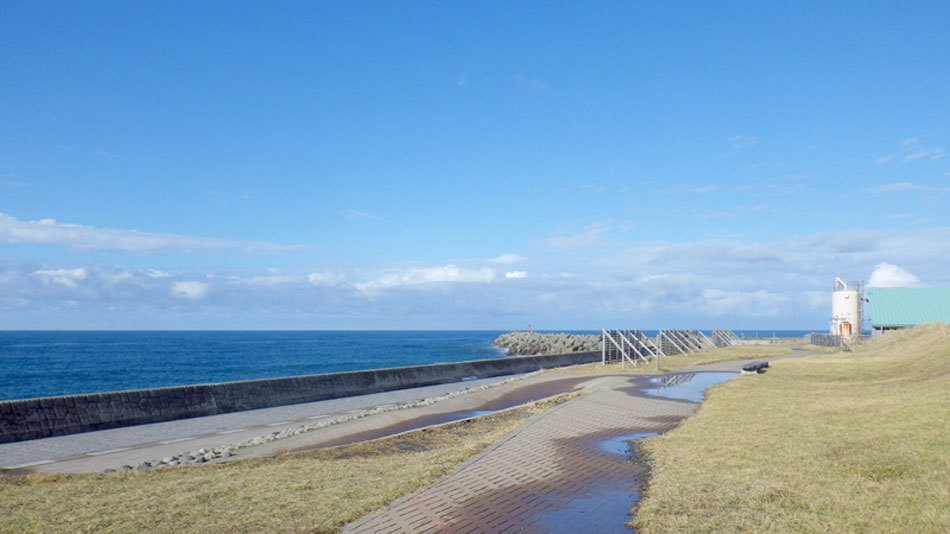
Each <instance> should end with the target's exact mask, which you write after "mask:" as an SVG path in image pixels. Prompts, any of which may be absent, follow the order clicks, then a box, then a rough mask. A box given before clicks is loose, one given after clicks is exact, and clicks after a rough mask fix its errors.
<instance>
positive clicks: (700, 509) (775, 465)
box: [636, 324, 950, 533]
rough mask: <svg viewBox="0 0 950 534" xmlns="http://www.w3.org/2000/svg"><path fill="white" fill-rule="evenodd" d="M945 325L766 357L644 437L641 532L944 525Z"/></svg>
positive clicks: (947, 467) (948, 479)
mask: <svg viewBox="0 0 950 534" xmlns="http://www.w3.org/2000/svg"><path fill="white" fill-rule="evenodd" d="M948 421H950V326H947V325H945V324H937V325H925V326H921V327H917V328H914V329H912V330H908V331H903V332H899V333H895V334H893V335H891V336H889V337H887V338H884V339H880V340H874V341H870V342H867V343H865V344H863V345H860V346H858V347H856V348H855V350H854V352H850V353H835V354H825V355H821V356H815V357H811V358H805V359H794V360H783V361H778V362H775V363H773V365H772V368H771V369H770V370H769V371H768V372H767V373H766V374H763V375H757V376H749V377H742V378H741V379H737V380H731V381H729V382H726V383H725V384H723V385H721V386H719V387H717V388H715V389H713V390H711V391H709V392H707V400H706V402H705V403H704V404H703V406H702V407H701V408H700V410H699V412H698V413H697V415H695V416H694V417H692V418H690V419H687V420H686V421H684V422H683V424H682V425H681V426H680V427H678V428H677V429H675V430H673V431H671V432H668V433H666V434H663V435H660V436H656V437H653V438H649V439H647V440H644V442H643V444H642V453H643V454H645V456H646V458H647V460H648V461H649V462H650V463H651V466H652V478H651V481H650V484H649V487H648V488H647V490H646V492H645V495H644V498H643V500H642V501H641V503H640V505H639V507H638V509H637V519H636V526H637V527H638V528H639V530H640V532H643V533H655V532H915V533H919V532H950V431H948V429H950V423H948Z"/></svg>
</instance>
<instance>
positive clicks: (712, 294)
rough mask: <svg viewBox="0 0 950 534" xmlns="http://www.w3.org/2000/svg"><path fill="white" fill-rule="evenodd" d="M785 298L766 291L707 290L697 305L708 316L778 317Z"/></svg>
mask: <svg viewBox="0 0 950 534" xmlns="http://www.w3.org/2000/svg"><path fill="white" fill-rule="evenodd" d="M784 300H785V298H784V297H781V296H780V295H777V294H775V293H770V292H768V291H765V290H761V289H760V290H757V291H723V290H721V289H705V290H703V292H702V298H701V299H700V300H699V302H697V303H696V304H697V305H698V307H699V308H700V309H701V310H702V311H704V312H706V313H707V314H709V315H711V316H713V317H717V316H722V315H742V316H746V317H763V316H766V317H776V316H778V315H780V313H781V309H780V308H781V305H782V302H783V301H784Z"/></svg>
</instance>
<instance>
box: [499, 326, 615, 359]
mask: <svg viewBox="0 0 950 534" xmlns="http://www.w3.org/2000/svg"><path fill="white" fill-rule="evenodd" d="M493 343H494V344H495V346H496V347H501V348H503V349H505V352H506V353H507V354H508V355H510V356H518V355H525V356H528V355H532V356H534V355H543V354H571V353H574V352H594V351H599V350H600V336H598V335H580V334H539V333H538V332H528V331H514V332H508V333H507V334H502V335H500V336H498V338H496V339H495V341H493Z"/></svg>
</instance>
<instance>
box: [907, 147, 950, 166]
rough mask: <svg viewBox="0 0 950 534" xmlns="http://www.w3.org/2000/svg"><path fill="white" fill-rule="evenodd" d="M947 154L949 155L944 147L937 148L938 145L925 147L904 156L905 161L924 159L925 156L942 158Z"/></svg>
mask: <svg viewBox="0 0 950 534" xmlns="http://www.w3.org/2000/svg"><path fill="white" fill-rule="evenodd" d="M946 155H947V152H946V151H945V150H944V149H942V148H937V147H934V148H924V149H921V150H917V151H916V152H912V153H910V154H907V155H906V156H904V162H908V161H914V160H915V159H923V158H929V159H940V158H942V157H944V156H946Z"/></svg>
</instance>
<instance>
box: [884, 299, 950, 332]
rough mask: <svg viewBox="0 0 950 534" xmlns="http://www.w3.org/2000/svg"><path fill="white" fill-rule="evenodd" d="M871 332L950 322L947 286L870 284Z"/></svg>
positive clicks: (949, 300)
mask: <svg viewBox="0 0 950 534" xmlns="http://www.w3.org/2000/svg"><path fill="white" fill-rule="evenodd" d="M867 299H868V308H869V311H870V316H871V332H872V333H873V334H881V333H883V332H885V331H887V330H895V329H897V328H906V327H908V326H914V325H918V324H924V323H935V322H939V321H943V322H945V323H950V287H914V288H910V287H886V288H885V287H870V288H868V289H867Z"/></svg>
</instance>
